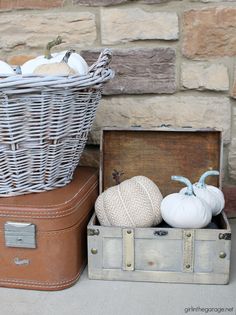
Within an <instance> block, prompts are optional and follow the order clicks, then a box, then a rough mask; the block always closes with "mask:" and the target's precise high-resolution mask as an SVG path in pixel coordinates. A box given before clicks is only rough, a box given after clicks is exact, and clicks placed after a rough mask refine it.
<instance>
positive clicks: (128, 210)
mask: <svg viewBox="0 0 236 315" xmlns="http://www.w3.org/2000/svg"><path fill="white" fill-rule="evenodd" d="M162 199H163V197H162V194H161V192H160V190H159V188H158V187H157V185H156V184H155V183H154V182H153V181H152V180H150V179H149V178H147V177H145V176H135V177H132V178H131V179H127V180H125V181H123V182H122V183H121V184H119V185H116V186H113V187H110V188H108V189H107V190H105V191H104V192H103V193H102V194H101V195H100V196H99V197H98V198H97V200H96V203H95V212H96V215H97V217H98V220H99V222H100V224H101V225H104V226H123V227H150V226H155V225H157V224H159V223H160V222H161V221H162V217H161V211H160V205H161V201H162Z"/></svg>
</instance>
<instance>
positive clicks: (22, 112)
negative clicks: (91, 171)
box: [0, 49, 114, 197]
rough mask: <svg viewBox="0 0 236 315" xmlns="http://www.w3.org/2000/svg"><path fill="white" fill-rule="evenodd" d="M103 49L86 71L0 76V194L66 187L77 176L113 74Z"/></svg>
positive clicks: (1, 195) (8, 194)
mask: <svg viewBox="0 0 236 315" xmlns="http://www.w3.org/2000/svg"><path fill="white" fill-rule="evenodd" d="M110 60H111V52H110V50H109V49H105V50H104V51H103V52H102V53H101V54H100V56H99V58H98V60H97V61H96V62H95V63H94V64H93V65H92V66H91V67H90V68H89V72H88V74H87V75H84V76H80V75H74V76H70V77H66V76H36V75H28V76H22V75H13V76H5V77H2V76H1V80H0V197H8V196H15V195H21V194H26V193H31V192H41V191H46V190H51V189H54V188H57V187H62V186H65V185H66V184H68V183H69V182H70V181H71V180H72V177H73V174H74V171H75V168H76V166H77V165H78V163H79V160H80V156H81V154H82V152H83V149H84V146H85V144H86V141H87V137H88V133H89V131H90V129H91V126H92V123H93V120H94V118H95V114H96V110H97V107H98V104H99V101H100V99H101V93H102V87H103V84H104V83H105V82H106V81H108V80H110V79H111V78H112V77H113V75H114V74H113V71H112V70H111V69H110V68H109V63H110Z"/></svg>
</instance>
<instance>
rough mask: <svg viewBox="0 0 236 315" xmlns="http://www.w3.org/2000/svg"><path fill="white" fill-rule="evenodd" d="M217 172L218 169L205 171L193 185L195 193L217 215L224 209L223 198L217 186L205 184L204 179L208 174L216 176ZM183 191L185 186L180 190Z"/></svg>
mask: <svg viewBox="0 0 236 315" xmlns="http://www.w3.org/2000/svg"><path fill="white" fill-rule="evenodd" d="M219 174H220V173H219V172H218V171H207V172H205V173H204V174H203V175H202V176H201V177H200V179H199V181H198V182H197V183H195V184H194V185H193V191H194V193H195V195H196V196H197V197H198V198H201V199H202V200H204V201H205V202H206V203H207V204H208V207H209V208H210V209H211V212H212V215H213V216H216V215H218V214H219V213H220V212H221V211H222V210H223V209H224V206H225V198H224V194H223V193H222V191H221V190H220V189H219V188H217V187H215V186H212V185H206V183H205V180H206V178H207V177H208V176H218V175H219ZM185 191H186V188H184V189H182V190H181V192H183V193H184V192H185Z"/></svg>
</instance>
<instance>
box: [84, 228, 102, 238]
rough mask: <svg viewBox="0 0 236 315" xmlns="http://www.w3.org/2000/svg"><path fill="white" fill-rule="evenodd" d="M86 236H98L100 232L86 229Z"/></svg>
mask: <svg viewBox="0 0 236 315" xmlns="http://www.w3.org/2000/svg"><path fill="white" fill-rule="evenodd" d="M87 234H88V236H94V235H99V234H100V231H99V230H98V229H87Z"/></svg>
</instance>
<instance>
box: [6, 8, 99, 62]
mask: <svg viewBox="0 0 236 315" xmlns="http://www.w3.org/2000/svg"><path fill="white" fill-rule="evenodd" d="M0 29H1V36H0V50H1V54H2V55H3V54H4V53H7V54H8V56H9V53H12V52H13V53H14V55H15V54H16V52H17V53H19V54H20V52H21V51H25V50H27V49H31V51H32V50H33V49H35V50H37V53H38V54H42V53H43V51H44V47H45V46H46V44H47V42H48V41H50V40H52V39H54V38H56V37H57V36H58V35H61V36H62V38H63V40H64V41H65V44H63V45H60V46H59V47H60V48H58V50H63V49H66V48H71V47H74V48H75V49H76V48H78V47H81V46H83V45H86V46H90V45H92V44H93V43H94V41H95V40H96V37H97V33H96V25H95V16H94V14H92V13H90V12H68V11H64V12H62V11H60V12H59V11H50V12H49V11H48V12H44V14H41V13H38V12H36V13H35V12H32V11H28V12H26V11H25V12H21V13H17V14H16V13H11V14H9V13H2V14H1V19H0Z"/></svg>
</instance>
